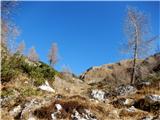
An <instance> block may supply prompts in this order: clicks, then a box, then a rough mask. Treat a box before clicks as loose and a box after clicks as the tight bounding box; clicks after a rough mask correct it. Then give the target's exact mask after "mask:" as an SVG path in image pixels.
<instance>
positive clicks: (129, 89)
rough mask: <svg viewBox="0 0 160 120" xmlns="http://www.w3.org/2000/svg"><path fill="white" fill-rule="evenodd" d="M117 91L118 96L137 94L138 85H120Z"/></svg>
mask: <svg viewBox="0 0 160 120" xmlns="http://www.w3.org/2000/svg"><path fill="white" fill-rule="evenodd" d="M115 92H116V94H117V95H118V96H127V95H131V94H135V93H136V92H137V89H136V87H134V86H132V85H129V84H128V85H120V86H119V87H117V88H116V89H115Z"/></svg>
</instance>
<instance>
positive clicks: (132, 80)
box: [131, 29, 139, 84]
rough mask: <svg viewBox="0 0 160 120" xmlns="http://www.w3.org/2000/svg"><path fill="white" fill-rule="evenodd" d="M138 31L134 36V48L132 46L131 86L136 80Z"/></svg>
mask: <svg viewBox="0 0 160 120" xmlns="http://www.w3.org/2000/svg"><path fill="white" fill-rule="evenodd" d="M138 40H139V35H138V30H137V29H136V36H135V46H134V58H133V70H132V76H131V84H134V83H135V79H136V69H137V58H138Z"/></svg>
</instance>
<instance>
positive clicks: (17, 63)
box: [1, 53, 58, 86]
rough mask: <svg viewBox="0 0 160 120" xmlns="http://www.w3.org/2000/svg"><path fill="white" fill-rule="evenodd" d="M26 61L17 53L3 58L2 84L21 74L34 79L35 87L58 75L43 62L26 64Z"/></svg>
mask: <svg viewBox="0 0 160 120" xmlns="http://www.w3.org/2000/svg"><path fill="white" fill-rule="evenodd" d="M26 59H27V58H26V57H24V56H22V55H20V54H17V53H16V54H14V55H12V56H6V57H3V59H2V69H1V79H2V83H4V82H8V81H10V80H11V79H14V78H15V77H17V75H18V74H19V73H22V72H23V73H25V74H28V76H29V77H31V78H32V79H34V83H35V85H36V86H37V85H41V84H43V83H44V82H45V80H54V76H55V74H58V72H57V71H55V70H54V69H53V68H52V67H50V66H49V65H47V64H45V63H43V62H35V63H33V64H30V63H29V62H30V61H29V62H26Z"/></svg>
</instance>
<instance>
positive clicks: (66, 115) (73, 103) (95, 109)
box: [34, 96, 107, 120]
mask: <svg viewBox="0 0 160 120" xmlns="http://www.w3.org/2000/svg"><path fill="white" fill-rule="evenodd" d="M55 104H60V105H61V106H62V108H63V109H62V110H61V114H60V115H59V116H58V118H59V119H71V114H72V112H73V110H74V109H76V110H77V111H78V112H79V113H81V111H82V110H83V109H88V110H90V111H91V112H92V113H93V114H95V116H97V118H98V120H103V118H104V116H105V113H106V112H107V111H106V110H105V108H104V107H102V106H101V105H98V104H96V103H95V102H91V101H87V99H86V98H84V97H81V96H72V97H66V98H64V99H60V100H54V101H53V102H52V104H50V105H49V106H47V107H42V108H40V109H37V110H35V111H34V115H35V116H37V117H38V118H40V119H49V120H50V119H51V114H52V113H53V112H55V111H56V109H55Z"/></svg>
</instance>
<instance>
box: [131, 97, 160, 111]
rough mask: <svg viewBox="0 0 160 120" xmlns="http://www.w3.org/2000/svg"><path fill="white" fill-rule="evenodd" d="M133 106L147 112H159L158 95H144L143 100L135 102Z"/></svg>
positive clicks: (159, 101) (159, 102)
mask: <svg viewBox="0 0 160 120" xmlns="http://www.w3.org/2000/svg"><path fill="white" fill-rule="evenodd" d="M134 106H135V107H136V108H138V109H141V110H144V111H148V112H154V113H157V112H160V95H146V96H145V97H144V98H142V99H139V100H137V101H136V102H135V103H134Z"/></svg>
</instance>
